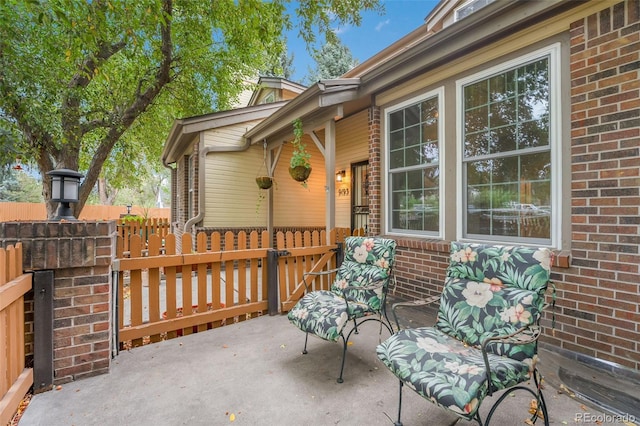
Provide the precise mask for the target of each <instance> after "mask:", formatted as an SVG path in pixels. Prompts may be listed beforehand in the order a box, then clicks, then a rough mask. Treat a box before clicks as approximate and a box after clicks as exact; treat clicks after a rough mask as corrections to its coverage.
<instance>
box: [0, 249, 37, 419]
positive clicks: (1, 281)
mask: <svg viewBox="0 0 640 426" xmlns="http://www.w3.org/2000/svg"><path fill="white" fill-rule="evenodd" d="M22 272H23V271H22V243H17V244H16V245H15V247H14V246H8V247H7V249H2V248H0V425H6V424H7V423H9V421H11V418H12V417H13V414H14V413H15V412H16V410H17V409H18V406H19V405H20V402H21V401H22V398H24V396H25V395H26V394H27V392H28V391H29V388H30V387H31V385H32V384H33V369H32V368H25V349H24V344H25V342H24V340H25V339H24V320H25V318H24V295H25V293H27V292H29V291H30V290H31V287H32V285H33V281H32V277H33V276H32V275H31V274H23V273H22Z"/></svg>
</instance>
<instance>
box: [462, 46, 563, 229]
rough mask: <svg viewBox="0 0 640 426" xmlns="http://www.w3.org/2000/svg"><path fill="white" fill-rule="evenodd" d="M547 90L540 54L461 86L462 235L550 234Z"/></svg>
mask: <svg viewBox="0 0 640 426" xmlns="http://www.w3.org/2000/svg"><path fill="white" fill-rule="evenodd" d="M549 90H550V86H549V58H546V57H545V58H542V59H540V60H536V61H534V62H530V63H527V64H524V65H522V66H519V67H515V68H513V69H511V70H507V71H504V72H501V73H498V74H496V75H493V76H490V77H488V78H486V79H483V80H480V81H477V82H474V83H472V84H469V85H467V86H465V87H464V102H465V104H464V106H463V111H464V113H465V120H464V123H463V128H462V133H463V140H464V159H465V162H464V165H465V167H466V168H465V173H464V176H465V181H466V189H465V191H464V194H465V197H466V199H465V205H466V220H465V225H466V228H465V229H466V234H473V235H486V236H501V237H516V238H521V237H529V238H536V239H546V240H550V239H551V226H550V223H551V220H550V219H551V211H552V206H551V151H550V149H549V146H550V142H551V141H550V123H549V117H550V96H549ZM483 129H486V131H484V130H483ZM534 148H535V151H532V149H534ZM541 148H547V149H546V150H543V151H541V150H540V149H541ZM480 156H481V157H482V158H478V159H474V157H480Z"/></svg>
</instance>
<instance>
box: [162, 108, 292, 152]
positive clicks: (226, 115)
mask: <svg viewBox="0 0 640 426" xmlns="http://www.w3.org/2000/svg"><path fill="white" fill-rule="evenodd" d="M286 103H287V101H282V102H273V103H268V104H261V105H255V106H249V107H244V108H236V109H232V110H228V111H220V112H214V113H211V114H205V115H200V116H196V117H189V118H181V119H176V120H174V121H173V126H171V130H170V131H169V136H167V139H166V141H165V143H164V149H163V150H162V163H163V164H164V165H169V164H171V163H175V162H176V161H178V159H179V158H180V156H182V153H183V152H185V151H186V150H187V148H188V147H189V144H190V143H191V142H192V141H193V137H194V135H195V134H197V133H199V132H202V131H205V130H209V129H215V128H218V127H224V126H230V125H233V124H238V123H243V122H248V121H254V120H259V119H264V118H266V117H268V116H270V115H272V114H273V113H274V112H275V111H277V110H278V109H279V108H281V107H282V106H283V105H285V104H286Z"/></svg>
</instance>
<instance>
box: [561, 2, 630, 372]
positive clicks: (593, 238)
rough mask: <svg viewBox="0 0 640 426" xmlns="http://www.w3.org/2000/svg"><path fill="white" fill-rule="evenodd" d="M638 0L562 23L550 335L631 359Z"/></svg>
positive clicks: (608, 356)
mask: <svg viewBox="0 0 640 426" xmlns="http://www.w3.org/2000/svg"><path fill="white" fill-rule="evenodd" d="M639 52H640V2H638V1H637V0H631V1H626V2H622V3H619V4H616V5H615V6H613V7H610V8H607V9H604V10H602V11H600V12H599V13H598V14H595V15H592V16H589V17H588V18H586V19H584V20H580V21H577V22H575V23H573V25H572V26H571V58H570V62H571V81H572V88H571V91H572V98H571V119H572V120H571V121H572V127H571V163H572V181H571V185H572V250H571V256H572V267H571V268H570V269H565V270H557V271H555V272H556V273H555V274H554V280H555V281H556V283H557V288H558V305H559V307H560V310H559V312H558V315H557V316H556V317H557V320H558V330H557V331H556V336H555V339H552V340H553V341H554V343H556V344H558V345H560V346H562V347H564V348H566V349H569V350H573V351H578V352H581V353H585V354H588V355H591V356H594V357H597V358H601V359H605V360H609V361H613V362H617V363H619V364H622V365H626V366H628V367H632V368H635V369H640V346H639V343H638V342H640V303H639V302H640V296H639V295H640V274H639V269H638V265H639V264H640V254H639V252H638V247H639V245H640V237H639V235H640V208H639V206H640V73H639V69H640V54H639Z"/></svg>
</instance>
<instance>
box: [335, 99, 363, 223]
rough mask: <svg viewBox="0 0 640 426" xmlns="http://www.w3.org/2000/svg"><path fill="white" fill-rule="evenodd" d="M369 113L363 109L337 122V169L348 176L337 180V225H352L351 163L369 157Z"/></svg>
mask: <svg viewBox="0 0 640 426" xmlns="http://www.w3.org/2000/svg"><path fill="white" fill-rule="evenodd" d="M367 120H368V114H367V111H366V110H364V111H361V112H359V113H357V114H356V115H352V116H351V117H348V118H345V119H343V120H340V121H338V122H337V123H336V135H337V136H336V139H337V140H336V170H335V171H334V172H333V174H334V178H335V173H336V172H338V171H340V170H344V171H345V172H346V177H345V179H344V180H343V181H342V182H336V226H337V227H341V228H349V227H351V191H352V188H351V164H352V163H358V162H361V161H366V160H367V159H368V157H369V136H368V130H367V129H368V121H367ZM340 189H349V195H339V192H338V190H340Z"/></svg>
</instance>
